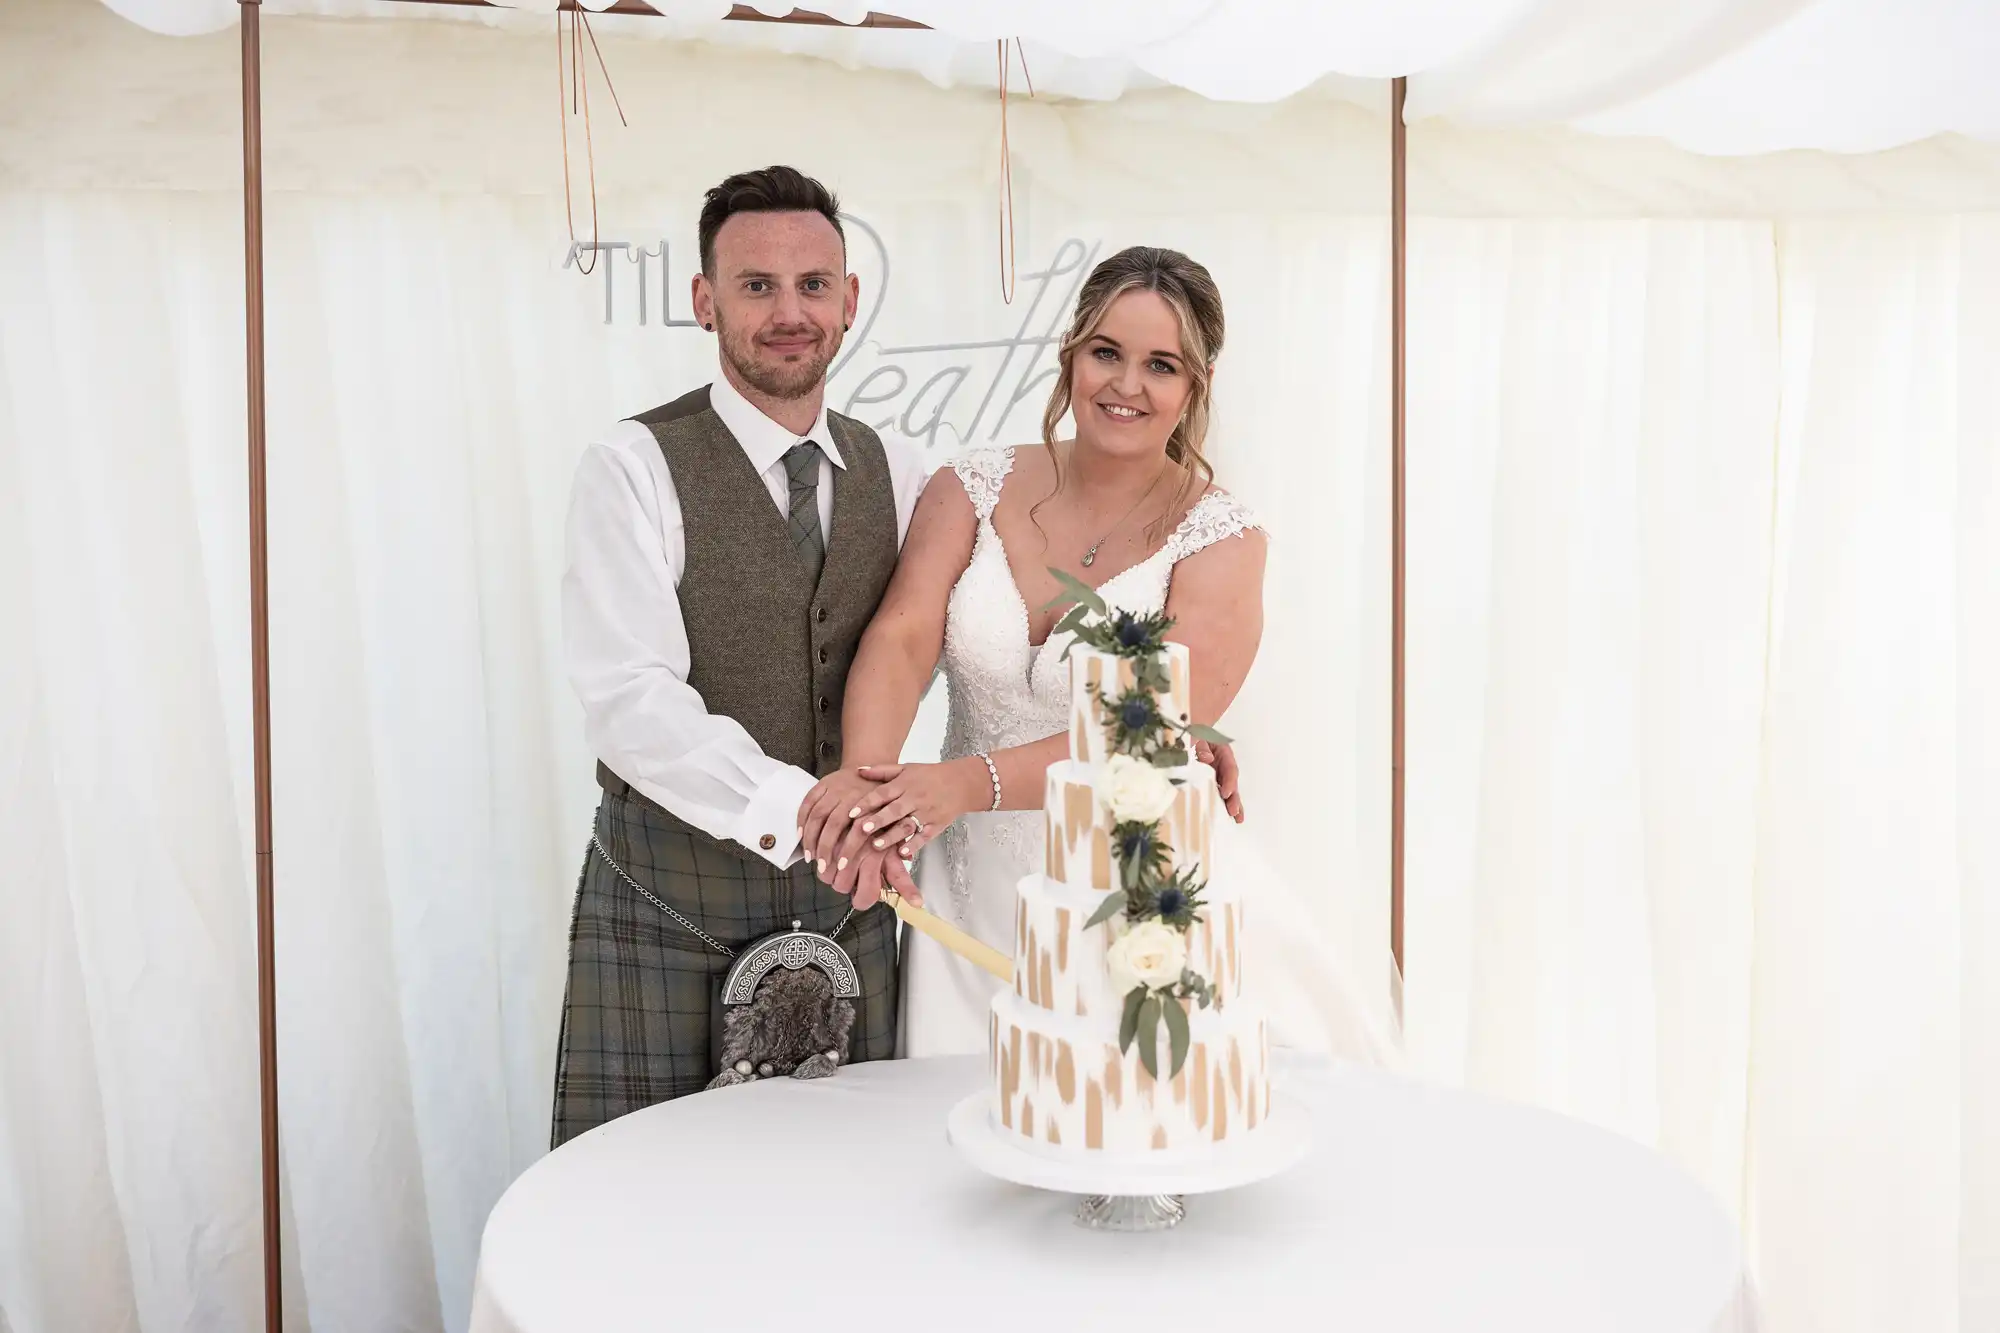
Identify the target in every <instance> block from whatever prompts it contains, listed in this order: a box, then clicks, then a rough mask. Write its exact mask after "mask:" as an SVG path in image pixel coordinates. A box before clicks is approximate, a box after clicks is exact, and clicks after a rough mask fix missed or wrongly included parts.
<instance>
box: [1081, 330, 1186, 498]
mask: <svg viewBox="0 0 2000 1333" xmlns="http://www.w3.org/2000/svg"><path fill="white" fill-rule="evenodd" d="M1193 391H1194V381H1193V380H1192V379H1191V378H1190V377H1189V375H1188V368H1187V364H1186V358H1185V357H1184V356H1183V355H1182V353H1181V324H1180V321H1179V320H1178V319H1176V318H1175V317H1174V311H1173V307H1172V306H1170V305H1168V304H1167V303H1166V301H1165V300H1164V299H1162V298H1161V296H1160V294H1159V293H1158V292H1147V291H1135V292H1126V293H1125V294H1124V295H1123V296H1120V297H1119V298H1118V299H1117V300H1115V301H1113V302H1112V303H1111V307H1110V309H1108V310H1106V311H1105V312H1104V318H1103V319H1102V320H1101V321H1100V322H1099V323H1098V325H1097V331H1096V332H1095V333H1093V334H1091V336H1090V337H1089V338H1088V339H1087V340H1086V341H1085V342H1084V344H1083V345H1082V346H1081V347H1079V348H1077V349H1076V359H1075V361H1074V362H1072V363H1071V369H1070V398H1071V404H1070V411H1071V414H1072V415H1073V416H1074V417H1075V419H1076V437H1077V439H1078V440H1079V441H1082V442H1084V443H1086V444H1088V445H1089V446H1090V447H1092V448H1094V449H1101V450H1103V451H1104V452H1105V453H1108V454H1114V455H1117V456H1120V457H1127V458H1135V457H1143V456H1145V455H1148V454H1152V455H1161V456H1164V454H1165V453H1166V448H1167V437H1168V436H1170V435H1172V434H1173V433H1174V427H1176V426H1178V425H1179V424H1180V420H1181V414H1182V412H1184V411H1185V410H1186V408H1187V402H1188V396H1189V395H1190V394H1191V393H1192V392H1193Z"/></svg>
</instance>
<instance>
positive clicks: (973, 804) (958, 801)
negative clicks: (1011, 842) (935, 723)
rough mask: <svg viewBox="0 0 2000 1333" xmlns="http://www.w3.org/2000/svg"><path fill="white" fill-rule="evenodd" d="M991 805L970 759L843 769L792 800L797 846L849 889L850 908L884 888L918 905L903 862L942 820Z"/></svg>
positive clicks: (816, 868) (841, 888) (836, 884)
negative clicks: (796, 816)
mask: <svg viewBox="0 0 2000 1333" xmlns="http://www.w3.org/2000/svg"><path fill="white" fill-rule="evenodd" d="M991 804H992V785H991V782H990V780H989V778H988V776H987V772H986V765H985V763H984V762H983V761H981V760H979V759H976V758H967V759H953V760H948V761H946V762H944V763H941V764H878V765H869V764H863V765H860V766H858V767H855V768H843V769H841V770H840V771H839V772H837V773H832V774H829V775H828V776H826V777H824V778H822V779H821V780H820V781H819V783H818V784H817V785H816V786H814V787H813V789H812V790H811V791H810V792H808V793H806V798H805V800H804V801H803V802H802V803H801V804H800V805H799V845H800V847H801V848H802V850H803V851H804V854H805V857H806V859H807V860H808V861H810V862H812V866H813V873H814V874H816V875H818V876H819V878H820V879H821V880H823V881H825V882H826V883H827V884H829V885H831V886H832V887H833V889H834V891H835V892H837V893H851V894H853V895H854V906H855V908H856V910H859V911H865V910H867V909H868V908H870V907H873V906H874V905H875V904H876V902H877V901H878V900H880V898H881V897H882V890H883V888H884V887H885V886H886V887H888V888H892V889H894V890H896V892H898V893H900V894H901V895H902V896H903V897H905V898H907V899H909V900H910V901H911V902H912V903H919V904H920V903H922V902H923V894H922V892H921V891H919V890H918V888H917V884H916V880H915V879H914V878H913V877H912V876H911V874H910V868H909V862H910V861H912V860H914V859H915V857H916V854H917V853H918V852H919V851H921V850H922V849H923V847H924V845H925V844H926V843H928V842H929V841H930V840H931V839H932V838H935V837H936V836H937V835H938V834H939V833H940V832H942V831H943V829H944V827H945V826H946V825H947V824H950V823H951V822H952V821H953V820H955V819H957V818H958V817H959V816H961V815H964V814H967V813H969V812H971V811H973V810H985V809H988V808H989V807H990V806H991Z"/></svg>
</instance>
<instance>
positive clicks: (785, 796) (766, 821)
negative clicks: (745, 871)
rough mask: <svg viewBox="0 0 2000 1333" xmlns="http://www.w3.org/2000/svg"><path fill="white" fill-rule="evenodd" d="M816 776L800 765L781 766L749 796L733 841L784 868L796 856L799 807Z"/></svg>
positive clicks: (797, 853)
mask: <svg viewBox="0 0 2000 1333" xmlns="http://www.w3.org/2000/svg"><path fill="white" fill-rule="evenodd" d="M818 785H819V779H818V778H816V777H814V776H813V775H812V774H810V773H808V772H806V771H805V770H804V769H803V768H790V767H786V768H781V769H779V770H778V771H777V772H776V773H774V774H772V775H771V777H770V778H769V779H767V780H766V781H765V783H764V785H763V786H761V787H759V788H757V790H756V791H755V792H753V793H752V794H751V796H750V805H749V808H748V809H746V810H744V812H743V819H742V822H740V823H739V824H738V825H737V826H736V841H738V842H740V843H742V844H743V845H744V846H745V847H748V848H749V849H750V850H751V851H753V852H755V853H757V855H759V856H761V857H763V858H764V859H765V860H766V861H769V862H770V863H771V864H772V865H774V866H776V867H777V868H778V869H780V870H783V869H785V868H786V867H787V866H789V865H791V864H792V862H794V861H796V860H798V859H799V807H800V806H801V805H803V804H804V803H805V799H806V793H807V792H809V791H811V790H812V789H813V788H814V787H816V786H818Z"/></svg>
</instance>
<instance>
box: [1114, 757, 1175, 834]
mask: <svg viewBox="0 0 2000 1333" xmlns="http://www.w3.org/2000/svg"><path fill="white" fill-rule="evenodd" d="M1097 799H1098V801H1099V802H1100V803H1102V804H1103V806H1104V808H1105V810H1106V811H1108V812H1109V813H1110V815H1111V818H1112V819H1113V820H1115V821H1116V822H1118V823H1120V824H1126V823H1137V824H1151V823H1154V822H1155V821H1157V820H1158V819H1160V817H1161V816H1163V815H1165V814H1166V813H1167V810H1168V808H1169V807H1171V806H1172V805H1173V803H1174V784H1173V780H1172V779H1171V778H1169V777H1168V776H1167V774H1166V771H1165V770H1164V769H1160V768H1155V767H1154V766H1153V765H1151V764H1149V763H1147V762H1145V761H1144V760H1142V759H1134V758H1133V757H1132V756H1131V755H1129V754H1114V755H1112V756H1111V762H1109V763H1107V764H1106V765H1105V766H1104V767H1103V768H1101V769H1099V770H1098V773H1097Z"/></svg>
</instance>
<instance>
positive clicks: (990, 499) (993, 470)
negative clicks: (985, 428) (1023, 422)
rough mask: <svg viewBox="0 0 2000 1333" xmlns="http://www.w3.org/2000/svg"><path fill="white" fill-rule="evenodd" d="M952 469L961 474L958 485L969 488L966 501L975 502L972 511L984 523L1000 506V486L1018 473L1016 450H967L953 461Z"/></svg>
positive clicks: (966, 490) (966, 489)
mask: <svg viewBox="0 0 2000 1333" xmlns="http://www.w3.org/2000/svg"><path fill="white" fill-rule="evenodd" d="M951 470H952V471H954V472H956V473H957V474H958V484H959V485H961V486H963V487H965V494H966V498H968V499H970V500H971V501H972V512H973V513H975V514H977V515H978V516H979V521H980V522H982V523H984V522H985V521H986V520H988V519H990V518H992V517H993V508H994V506H995V505H997V504H999V503H1000V484H1001V483H1002V482H1004V481H1006V480H1007V474H1008V473H1009V472H1012V471H1013V470H1014V451H1013V450H1012V449H971V450H967V451H966V452H965V453H962V454H960V455H959V456H958V457H957V458H955V459H953V460H952V463H951Z"/></svg>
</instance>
